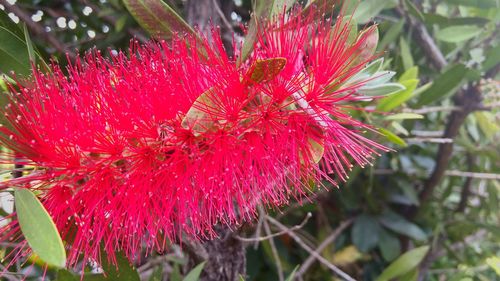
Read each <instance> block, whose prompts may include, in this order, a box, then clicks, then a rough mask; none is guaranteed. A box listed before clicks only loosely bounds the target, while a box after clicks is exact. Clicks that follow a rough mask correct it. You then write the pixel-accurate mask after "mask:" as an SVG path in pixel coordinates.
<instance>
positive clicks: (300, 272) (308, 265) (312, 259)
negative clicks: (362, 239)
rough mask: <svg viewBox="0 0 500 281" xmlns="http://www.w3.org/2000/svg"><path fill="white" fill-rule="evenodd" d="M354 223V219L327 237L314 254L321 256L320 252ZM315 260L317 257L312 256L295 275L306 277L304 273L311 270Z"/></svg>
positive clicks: (347, 221) (345, 222) (344, 223)
mask: <svg viewBox="0 0 500 281" xmlns="http://www.w3.org/2000/svg"><path fill="white" fill-rule="evenodd" d="M352 222H353V219H352V218H351V219H348V220H346V221H344V222H342V223H341V224H340V225H339V226H338V227H337V228H336V229H335V230H334V231H333V232H332V233H331V234H330V235H328V237H326V239H325V240H323V242H321V244H319V246H318V248H316V250H314V252H315V253H317V254H318V255H319V254H320V252H321V251H323V250H324V249H325V248H326V247H327V246H328V245H330V244H331V243H333V242H334V241H335V239H337V237H338V236H339V235H340V234H341V233H342V232H343V231H344V230H345V229H346V228H347V227H349V226H350V225H351V224H352ZM315 260H316V257H315V255H310V256H309V257H308V258H307V259H306V260H305V261H304V263H303V264H302V265H301V266H300V268H299V269H298V270H297V273H296V274H295V276H296V277H297V278H299V277H300V276H302V275H304V273H306V271H307V270H308V269H309V267H311V265H312V264H313V263H314V261H315Z"/></svg>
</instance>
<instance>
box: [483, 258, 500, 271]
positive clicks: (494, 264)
mask: <svg viewBox="0 0 500 281" xmlns="http://www.w3.org/2000/svg"><path fill="white" fill-rule="evenodd" d="M486 264H487V265H488V266H489V267H491V269H493V270H494V271H495V272H496V274H497V276H500V257H495V256H492V257H489V258H487V259H486Z"/></svg>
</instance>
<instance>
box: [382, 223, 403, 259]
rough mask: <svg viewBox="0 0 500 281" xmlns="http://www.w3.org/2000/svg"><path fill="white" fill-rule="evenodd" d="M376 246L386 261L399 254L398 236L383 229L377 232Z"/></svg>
mask: <svg viewBox="0 0 500 281" xmlns="http://www.w3.org/2000/svg"><path fill="white" fill-rule="evenodd" d="M378 248H379V249H380V253H381V254H382V257H383V258H384V260H386V261H393V260H394V259H395V258H396V257H398V256H399V255H400V254H401V243H400V242H399V238H398V237H397V236H395V235H393V234H391V233H389V232H388V231H385V230H383V229H381V230H380V232H379V241H378Z"/></svg>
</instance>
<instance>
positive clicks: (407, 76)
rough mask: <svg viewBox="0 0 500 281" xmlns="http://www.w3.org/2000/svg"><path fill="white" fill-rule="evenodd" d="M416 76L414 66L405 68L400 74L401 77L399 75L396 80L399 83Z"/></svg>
mask: <svg viewBox="0 0 500 281" xmlns="http://www.w3.org/2000/svg"><path fill="white" fill-rule="evenodd" d="M417 78H418V66H414V67H411V68H410V69H407V70H406V71H405V72H404V73H403V74H401V77H399V80H398V81H399V82H400V83H401V82H404V81H406V80H411V79H417ZM406 88H408V87H406Z"/></svg>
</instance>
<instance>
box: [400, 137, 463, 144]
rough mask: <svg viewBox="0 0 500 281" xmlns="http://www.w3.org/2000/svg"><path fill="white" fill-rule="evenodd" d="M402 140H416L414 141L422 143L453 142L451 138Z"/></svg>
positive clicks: (409, 139) (411, 139)
mask: <svg viewBox="0 0 500 281" xmlns="http://www.w3.org/2000/svg"><path fill="white" fill-rule="evenodd" d="M404 140H405V141H407V142H416V143H423V142H432V143H453V139H450V138H405V139H404Z"/></svg>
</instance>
